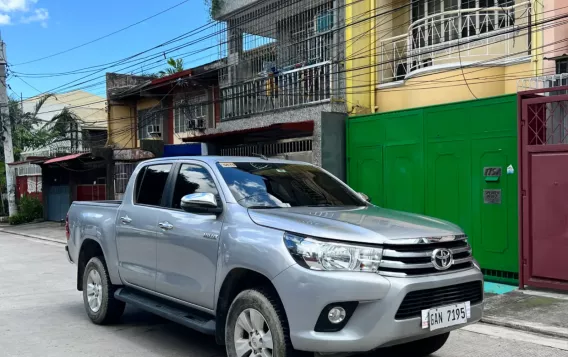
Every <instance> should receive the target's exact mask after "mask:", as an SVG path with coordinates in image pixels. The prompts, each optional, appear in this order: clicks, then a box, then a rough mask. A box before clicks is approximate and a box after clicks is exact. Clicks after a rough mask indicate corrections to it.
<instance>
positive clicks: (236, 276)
mask: <svg viewBox="0 0 568 357" xmlns="http://www.w3.org/2000/svg"><path fill="white" fill-rule="evenodd" d="M260 287H262V288H263V290H266V291H267V292H268V293H270V294H272V296H273V297H274V298H275V299H276V301H277V303H279V304H280V308H281V309H282V311H283V313H284V316H285V317H286V311H285V310H284V307H283V305H282V301H281V300H280V296H279V295H278V291H277V290H276V287H275V286H274V284H272V281H271V280H270V279H269V278H268V277H266V275H264V274H261V273H259V272H257V271H254V270H251V269H247V268H233V269H232V270H231V271H230V272H229V273H228V274H227V275H226V276H225V279H224V280H223V284H222V285H221V289H220V290H219V296H218V298H217V305H216V315H217V324H216V325H217V326H216V331H215V340H216V341H217V343H218V344H220V345H224V344H225V325H226V320H227V315H228V312H229V308H230V307H231V303H232V302H233V300H234V299H235V297H237V295H238V294H239V293H241V292H242V291H244V290H248V289H253V288H260ZM284 323H286V324H287V323H288V321H287V317H286V321H284Z"/></svg>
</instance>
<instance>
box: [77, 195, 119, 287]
mask: <svg viewBox="0 0 568 357" xmlns="http://www.w3.org/2000/svg"><path fill="white" fill-rule="evenodd" d="M119 207H120V202H118V201H116V202H114V201H110V202H92V203H91V202H90V203H86V202H73V204H72V205H71V208H70V209H69V229H70V231H71V235H70V238H69V242H68V246H69V253H70V255H71V258H72V260H73V261H74V262H75V263H77V262H78V260H79V252H80V249H81V246H82V245H83V243H84V242H85V240H87V239H91V240H94V241H95V242H97V243H99V245H100V246H101V249H102V250H103V253H104V256H105V260H106V264H107V268H108V271H109V275H110V278H111V281H112V283H113V284H121V282H120V276H119V274H118V254H117V250H116V240H115V230H116V216H117V213H118V209H119Z"/></svg>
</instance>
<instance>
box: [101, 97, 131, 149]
mask: <svg viewBox="0 0 568 357" xmlns="http://www.w3.org/2000/svg"><path fill="white" fill-rule="evenodd" d="M133 114H134V113H131V108H130V107H129V106H128V105H127V104H125V105H120V106H119V105H110V106H109V116H108V118H109V121H108V144H109V145H112V146H114V147H116V148H118V149H131V148H134V146H135V145H134V144H135V143H134V139H132V133H133V129H134V127H135V125H134V118H133V116H134V115H133Z"/></svg>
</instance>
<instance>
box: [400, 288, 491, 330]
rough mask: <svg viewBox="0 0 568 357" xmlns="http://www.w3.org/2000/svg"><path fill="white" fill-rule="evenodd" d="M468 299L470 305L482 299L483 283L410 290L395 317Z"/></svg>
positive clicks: (406, 317)
mask: <svg viewBox="0 0 568 357" xmlns="http://www.w3.org/2000/svg"><path fill="white" fill-rule="evenodd" d="M467 301H469V302H470V303H471V304H472V305H475V304H479V303H480V302H482V301H483V283H482V282H481V281H480V280H479V281H472V282H469V283H464V284H459V285H451V286H444V287H443V288H436V289H428V290H418V291H412V292H410V293H408V294H407V295H406V297H405V298H404V300H403V301H402V304H400V307H399V308H398V311H397V313H396V316H395V319H396V320H404V319H411V318H415V317H420V316H421V315H422V310H428V309H432V308H435V307H442V306H446V305H452V304H458V303H463V302H467Z"/></svg>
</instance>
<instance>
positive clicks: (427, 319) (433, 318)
mask: <svg viewBox="0 0 568 357" xmlns="http://www.w3.org/2000/svg"><path fill="white" fill-rule="evenodd" d="M470 317H471V305H470V303H469V301H468V302H465V303H461V304H454V305H449V306H443V307H437V308H434V309H429V310H422V328H423V329H426V328H430V331H434V330H438V329H441V328H445V327H450V326H455V325H461V324H465V323H467V319H468V318H470Z"/></svg>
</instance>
